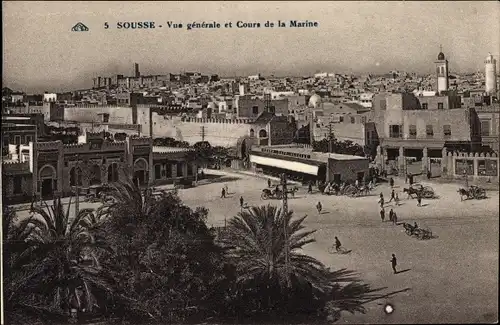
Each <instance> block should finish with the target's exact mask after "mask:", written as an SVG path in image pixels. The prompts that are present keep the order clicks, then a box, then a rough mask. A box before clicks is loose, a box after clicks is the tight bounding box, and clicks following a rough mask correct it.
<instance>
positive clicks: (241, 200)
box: [240, 196, 245, 208]
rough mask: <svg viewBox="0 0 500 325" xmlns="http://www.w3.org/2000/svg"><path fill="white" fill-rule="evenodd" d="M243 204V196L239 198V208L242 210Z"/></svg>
mask: <svg viewBox="0 0 500 325" xmlns="http://www.w3.org/2000/svg"><path fill="white" fill-rule="evenodd" d="M244 202H245V201H244V200H243V196H240V207H242V208H243V203H244Z"/></svg>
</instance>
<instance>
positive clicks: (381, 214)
mask: <svg viewBox="0 0 500 325" xmlns="http://www.w3.org/2000/svg"><path fill="white" fill-rule="evenodd" d="M380 219H382V222H384V220H385V209H384V207H381V208H380Z"/></svg>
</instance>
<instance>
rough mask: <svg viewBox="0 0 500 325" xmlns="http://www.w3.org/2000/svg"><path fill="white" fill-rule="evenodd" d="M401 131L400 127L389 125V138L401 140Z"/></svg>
mask: <svg viewBox="0 0 500 325" xmlns="http://www.w3.org/2000/svg"><path fill="white" fill-rule="evenodd" d="M402 129H403V128H402V127H401V125H389V137H390V138H402V137H403V132H402Z"/></svg>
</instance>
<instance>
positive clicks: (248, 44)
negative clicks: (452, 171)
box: [2, 1, 500, 91]
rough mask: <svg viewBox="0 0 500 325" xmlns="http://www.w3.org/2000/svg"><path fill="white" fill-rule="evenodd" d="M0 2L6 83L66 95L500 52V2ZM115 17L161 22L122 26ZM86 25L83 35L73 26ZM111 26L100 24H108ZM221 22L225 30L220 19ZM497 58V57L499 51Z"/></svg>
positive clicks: (473, 66) (462, 67) (461, 60)
mask: <svg viewBox="0 0 500 325" xmlns="http://www.w3.org/2000/svg"><path fill="white" fill-rule="evenodd" d="M2 5H3V64H4V70H3V71H4V74H3V83H4V85H6V86H9V87H13V88H16V89H20V90H25V91H43V90H47V91H59V90H63V89H64V90H71V89H75V88H81V87H85V86H91V85H92V77H94V76H96V75H98V74H101V75H111V74H117V73H119V74H124V75H132V73H133V63H134V62H138V63H139V64H140V70H141V73H142V74H152V73H155V74H163V73H167V72H179V71H181V70H186V71H190V70H194V71H196V70H197V71H201V72H204V73H219V74H220V75H223V76H232V75H246V74H254V73H257V72H261V73H263V74H271V73H272V74H275V75H304V74H312V73H314V72H317V71H319V70H321V71H331V72H360V73H363V72H371V73H381V72H386V71H389V70H396V69H397V70H406V71H414V72H420V73H428V72H432V71H434V60H435V59H436V57H437V54H438V52H439V45H440V44H442V46H443V52H444V53H445V55H446V56H447V57H448V59H449V60H450V70H451V72H453V71H458V72H464V71H476V70H483V69H484V63H483V61H484V59H485V57H486V55H487V54H488V52H491V53H493V54H494V55H496V56H498V54H499V52H500V51H499V47H500V23H499V22H500V2H498V1H469V2H468V1H463V2H461V1H457V2H455V1H449V2H434V1H430V2H424V1H421V2H417V1H414V2H379V1H376V2H309V1H304V2H286V1H280V2H268V1H266V2H238V1H231V2H215V1H214V2H160V3H153V2H132V1H123V2H122V1H120V2H73V1H72V2H69V1H68V2H32V1H30V2H18V1H15V2H14V1H12V2H9V1H4V2H3V3H2ZM278 19H279V20H282V21H286V23H287V25H289V21H290V20H306V19H307V20H310V21H317V22H318V23H319V27H317V28H303V29H299V28H277V27H275V28H263V27H261V28H260V29H239V28H235V26H234V25H235V24H236V22H237V21H239V20H241V21H245V22H261V23H264V22H265V21H266V20H270V21H274V22H276V21H277V20H278ZM118 21H154V22H155V23H156V25H162V26H163V28H157V29H153V30H151V29H147V30H130V29H129V30H117V29H116V23H117V22H118ZM168 21H173V22H180V23H183V25H185V24H187V23H192V22H203V21H206V22H210V21H217V22H219V23H221V25H224V23H225V22H229V21H232V22H233V28H232V29H229V28H221V29H204V30H203V29H202V30H186V28H185V26H184V28H183V29H168V28H167V22H168ZM77 22H82V23H84V24H85V25H86V26H88V27H89V29H90V31H88V32H72V31H71V27H72V26H73V25H74V24H76V23H77ZM105 22H108V23H109V25H110V26H111V27H110V28H109V29H104V23H105ZM222 27H223V26H222ZM497 59H498V57H497Z"/></svg>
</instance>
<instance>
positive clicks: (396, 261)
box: [391, 254, 398, 274]
mask: <svg viewBox="0 0 500 325" xmlns="http://www.w3.org/2000/svg"><path fill="white" fill-rule="evenodd" d="M391 265H392V270H393V271H394V274H396V273H398V271H396V266H397V265H398V260H397V259H396V255H395V254H392V258H391Z"/></svg>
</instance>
